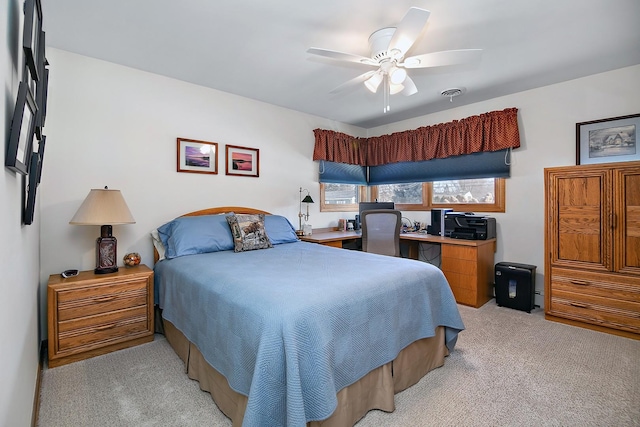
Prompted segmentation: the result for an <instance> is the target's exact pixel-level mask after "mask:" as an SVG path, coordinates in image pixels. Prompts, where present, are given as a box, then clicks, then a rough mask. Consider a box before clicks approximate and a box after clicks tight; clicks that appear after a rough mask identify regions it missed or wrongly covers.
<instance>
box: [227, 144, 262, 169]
mask: <svg viewBox="0 0 640 427" xmlns="http://www.w3.org/2000/svg"><path fill="white" fill-rule="evenodd" d="M225 154H226V174H227V175H239V176H253V177H258V176H260V150H258V149H257V148H249V147H239V146H237V145H227V146H225Z"/></svg>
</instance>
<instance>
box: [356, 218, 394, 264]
mask: <svg viewBox="0 0 640 427" xmlns="http://www.w3.org/2000/svg"><path fill="white" fill-rule="evenodd" d="M360 223H361V225H362V250H363V251H365V252H373V253H375V254H380V255H390V256H397V257H399V256H400V227H401V225H402V214H401V213H400V211H397V210H392V209H372V210H368V211H363V212H362V214H361V215H360Z"/></svg>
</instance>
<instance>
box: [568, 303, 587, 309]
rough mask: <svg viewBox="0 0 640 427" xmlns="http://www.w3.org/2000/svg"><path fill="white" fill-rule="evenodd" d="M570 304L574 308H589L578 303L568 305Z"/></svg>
mask: <svg viewBox="0 0 640 427" xmlns="http://www.w3.org/2000/svg"><path fill="white" fill-rule="evenodd" d="M570 304H571V305H572V306H574V307H579V308H589V306H588V305H587V304H582V303H579V302H572V303H570Z"/></svg>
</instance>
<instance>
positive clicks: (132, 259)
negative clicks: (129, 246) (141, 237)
mask: <svg viewBox="0 0 640 427" xmlns="http://www.w3.org/2000/svg"><path fill="white" fill-rule="evenodd" d="M122 261H124V265H126V266H127V267H134V266H136V265H138V264H140V254H139V253H137V252H131V253H130V254H126V255H125V256H124V258H122Z"/></svg>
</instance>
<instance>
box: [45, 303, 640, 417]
mask: <svg viewBox="0 0 640 427" xmlns="http://www.w3.org/2000/svg"><path fill="white" fill-rule="evenodd" d="M460 312H461V314H462V317H463V319H464V322H465V325H466V327H467V329H466V330H465V331H464V332H462V333H461V334H460V337H459V339H458V345H457V346H456V350H455V351H454V352H453V353H452V354H451V355H450V356H449V357H448V358H447V359H446V360H445V365H444V367H442V368H439V369H436V370H435V371H433V372H431V373H429V374H428V375H427V376H426V377H424V378H423V379H422V380H421V381H420V382H419V383H418V384H416V385H415V386H413V387H412V388H410V389H408V390H406V391H404V392H402V393H400V394H398V395H396V410H395V412H393V413H391V414H389V413H384V412H381V411H371V412H369V413H368V414H367V415H366V416H365V417H364V418H363V419H362V420H361V421H360V422H359V423H358V424H357V427H373V426H525V425H527V426H529V425H536V426H640V341H634V340H630V339H627V338H621V337H617V336H613V335H608V334H604V333H600V332H594V331H589V330H586V329H582V328H576V327H572V326H567V325H563V324H559V323H554V322H549V321H546V320H544V315H543V313H542V311H541V310H540V309H536V310H535V311H534V312H532V313H531V314H528V313H525V312H521V311H517V310H512V309H509V308H504V307H497V306H496V305H495V302H494V301H490V302H489V303H487V304H486V305H485V306H483V307H482V308H480V309H473V308H469V307H464V306H460ZM38 425H40V426H42V427H56V426H74V427H76V426H92V427H99V426H212V427H218V426H224V427H229V426H231V422H230V421H229V420H228V419H227V418H226V417H225V416H224V415H222V413H221V412H220V411H219V410H218V409H217V407H216V406H215V404H214V403H213V401H212V400H211V397H210V396H209V394H208V393H205V392H202V391H200V389H199V387H198V383H197V382H195V381H192V380H189V379H188V378H187V376H186V375H185V374H184V369H183V365H182V363H181V361H180V360H179V359H178V357H177V356H176V355H175V353H174V352H173V350H172V349H171V348H170V347H169V345H168V343H167V342H166V341H165V340H164V338H163V337H162V336H158V335H157V336H156V340H155V341H154V342H152V343H148V344H144V345H141V346H138V347H134V348H130V349H127V350H122V351H119V352H115V353H111V354H108V355H104V356H99V357H95V358H93V359H88V360H85V361H82V362H76V363H73V364H70V365H66V366H61V367H58V368H54V369H48V370H45V371H44V372H43V376H42V394H41V404H40V417H39V424H38Z"/></svg>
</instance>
